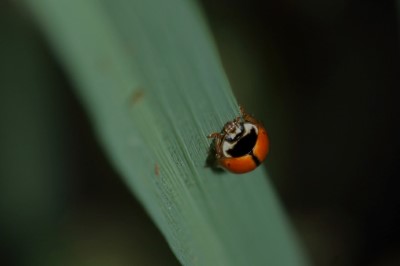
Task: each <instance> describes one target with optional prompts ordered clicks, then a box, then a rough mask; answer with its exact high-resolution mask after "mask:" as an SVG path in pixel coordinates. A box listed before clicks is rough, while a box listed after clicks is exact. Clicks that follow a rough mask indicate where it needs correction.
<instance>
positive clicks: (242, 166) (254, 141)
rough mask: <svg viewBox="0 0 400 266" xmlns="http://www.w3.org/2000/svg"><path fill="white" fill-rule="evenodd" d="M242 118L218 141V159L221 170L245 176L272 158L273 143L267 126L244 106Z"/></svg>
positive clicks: (214, 135)
mask: <svg viewBox="0 0 400 266" xmlns="http://www.w3.org/2000/svg"><path fill="white" fill-rule="evenodd" d="M239 108H240V116H238V117H236V118H235V119H234V120H232V121H229V122H227V123H226V124H225V126H224V128H223V129H222V131H221V132H220V133H217V132H215V133H211V134H210V135H208V136H207V137H208V138H212V139H215V143H214V144H215V159H216V161H215V162H216V164H217V165H218V166H219V167H222V168H225V169H226V170H228V171H230V172H232V173H235V174H243V173H247V172H250V171H252V170H254V169H255V168H257V166H259V165H260V164H261V162H262V161H264V160H265V158H266V157H267V155H268V152H269V139H268V135H267V131H266V130H265V128H264V126H263V125H262V124H261V123H260V122H259V121H257V120H256V119H255V118H254V117H252V116H251V115H249V114H247V113H246V112H245V111H244V109H243V107H242V106H240V107H239Z"/></svg>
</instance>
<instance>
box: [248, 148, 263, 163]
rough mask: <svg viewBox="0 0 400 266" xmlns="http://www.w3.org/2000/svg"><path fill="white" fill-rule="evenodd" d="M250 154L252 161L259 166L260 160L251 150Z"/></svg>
mask: <svg viewBox="0 0 400 266" xmlns="http://www.w3.org/2000/svg"><path fill="white" fill-rule="evenodd" d="M250 155H251V159H253V162H254V163H255V164H256V165H257V166H259V165H260V164H261V162H260V160H259V159H258V157H257V156H255V155H254V153H253V151H251V152H250Z"/></svg>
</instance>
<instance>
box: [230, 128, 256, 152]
mask: <svg viewBox="0 0 400 266" xmlns="http://www.w3.org/2000/svg"><path fill="white" fill-rule="evenodd" d="M256 142H257V133H256V130H255V129H254V128H252V129H251V131H250V133H249V134H247V135H245V136H244V137H242V138H241V139H239V140H238V141H237V142H236V144H235V146H233V148H232V149H230V150H228V151H227V153H228V154H229V155H230V156H232V157H242V156H244V155H246V154H250V153H251V152H252V151H253V148H254V145H256Z"/></svg>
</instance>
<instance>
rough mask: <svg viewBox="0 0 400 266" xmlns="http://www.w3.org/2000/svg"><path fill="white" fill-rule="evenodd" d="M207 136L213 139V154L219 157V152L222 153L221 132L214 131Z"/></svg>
mask: <svg viewBox="0 0 400 266" xmlns="http://www.w3.org/2000/svg"><path fill="white" fill-rule="evenodd" d="M207 138H209V139H215V156H216V157H217V158H220V157H221V154H222V148H221V143H222V138H223V135H222V134H221V133H218V132H214V133H211V134H210V135H208V136H207Z"/></svg>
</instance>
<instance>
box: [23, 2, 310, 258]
mask: <svg viewBox="0 0 400 266" xmlns="http://www.w3.org/2000/svg"><path fill="white" fill-rule="evenodd" d="M25 2H26V3H27V4H28V6H29V7H30V8H32V10H33V13H34V14H35V16H36V18H37V19H38V21H39V22H40V25H41V27H42V28H43V29H44V31H45V32H46V34H47V36H48V37H49V40H50V41H51V43H52V45H53V47H54V49H55V51H56V53H57V54H58V56H59V58H60V60H61V62H62V64H63V65H64V66H65V68H66V70H67V71H68V72H69V74H70V77H71V78H72V79H73V80H74V82H75V84H76V87H77V88H78V93H79V95H80V96H81V99H82V100H83V103H84V105H85V106H86V107H87V110H88V112H89V113H90V115H91V118H92V121H93V124H94V126H95V128H96V130H97V133H98V136H99V138H100V141H101V143H102V144H103V145H104V148H105V150H106V151H107V153H108V155H109V157H110V159H111V160H112V162H113V163H114V165H115V167H116V168H117V169H118V171H119V172H120V174H121V176H122V177H123V178H124V180H125V181H126V183H127V185H128V186H129V187H130V188H131V190H132V191H133V192H134V193H135V194H136V196H137V197H138V198H139V199H140V200H141V202H142V203H143V205H144V206H145V208H146V209H147V211H148V212H149V214H150V215H151V217H152V218H153V220H154V221H155V223H156V224H157V225H158V227H159V228H160V230H161V232H162V233H163V234H164V236H165V237H166V239H167V241H168V243H169V244H170V246H171V248H172V250H173V251H174V252H175V254H176V256H177V257H178V258H179V260H180V261H181V263H182V264H184V265H281V266H282V265H283V266H284V265H288V266H289V265H290V266H293V265H306V260H305V258H304V256H303V254H302V253H301V251H300V248H299V245H298V243H297V240H296V237H295V235H294V234H293V232H292V229H291V227H290V225H289V224H288V222H287V218H286V216H285V215H284V213H283V211H282V209H281V206H280V204H279V202H278V200H277V197H276V195H275V193H274V191H273V189H272V188H271V185H270V183H269V181H268V179H267V178H266V172H265V170H264V169H263V167H259V168H258V169H257V170H255V171H253V172H251V173H249V174H246V175H233V174H229V173H222V174H220V173H216V172H214V171H212V170H211V169H210V168H207V167H205V162H206V158H207V155H208V149H209V146H210V140H209V139H207V138H206V136H207V134H209V133H210V132H214V131H219V130H221V128H222V126H223V125H224V123H225V122H226V121H228V120H231V119H233V118H234V117H235V116H237V115H238V104H237V102H236V100H235V98H234V96H233V94H232V91H231V89H230V86H229V83H228V81H227V78H226V76H225V74H224V71H223V70H222V67H221V64H220V61H219V57H218V55H217V53H216V49H215V47H214V44H213V41H212V39H211V38H210V34H209V32H208V30H207V27H206V26H205V24H204V22H203V18H202V16H201V13H200V12H199V10H198V7H197V6H196V4H195V3H193V2H192V1H188V0H186V1H185V0H168V1H165V0H136V1H133V0H117V1H95V0H86V1H81V0H58V1H52V0H26V1H25ZM248 109H250V111H251V107H249V108H248Z"/></svg>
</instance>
